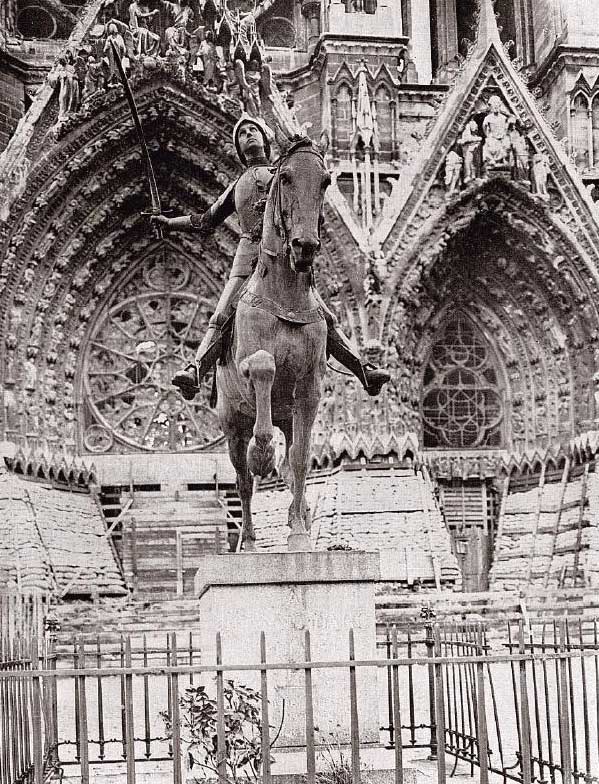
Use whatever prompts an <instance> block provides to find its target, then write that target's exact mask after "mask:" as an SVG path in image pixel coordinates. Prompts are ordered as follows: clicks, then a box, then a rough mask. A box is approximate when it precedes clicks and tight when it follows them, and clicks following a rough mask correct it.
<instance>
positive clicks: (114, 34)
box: [103, 22, 127, 87]
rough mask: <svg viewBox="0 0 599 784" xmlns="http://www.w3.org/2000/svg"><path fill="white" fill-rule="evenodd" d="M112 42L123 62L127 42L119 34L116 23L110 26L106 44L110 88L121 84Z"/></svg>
mask: <svg viewBox="0 0 599 784" xmlns="http://www.w3.org/2000/svg"><path fill="white" fill-rule="evenodd" d="M111 42H112V43H114V45H115V47H116V50H117V54H118V55H119V57H120V58H121V60H123V58H125V57H126V55H127V47H126V46H125V40H124V38H123V36H122V35H121V34H120V33H119V31H118V28H117V26H116V24H115V23H114V22H111V23H110V24H109V25H108V36H107V38H106V41H105V43H104V49H103V52H104V60H105V62H106V63H107V65H108V86H109V87H111V86H114V85H116V84H120V77H119V72H118V69H117V65H116V60H115V58H114V52H113V50H112V46H111Z"/></svg>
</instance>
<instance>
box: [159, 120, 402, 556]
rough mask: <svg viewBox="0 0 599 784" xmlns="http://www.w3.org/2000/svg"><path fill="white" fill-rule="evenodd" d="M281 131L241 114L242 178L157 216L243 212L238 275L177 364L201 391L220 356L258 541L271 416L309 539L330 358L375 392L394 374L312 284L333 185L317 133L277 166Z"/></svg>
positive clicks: (189, 394)
mask: <svg viewBox="0 0 599 784" xmlns="http://www.w3.org/2000/svg"><path fill="white" fill-rule="evenodd" d="M272 138H273V134H272V132H271V131H270V129H269V128H268V126H267V125H266V124H265V123H264V122H263V121H262V120H261V119H259V118H256V117H250V116H249V115H244V116H242V118H241V119H240V120H239V122H238V123H237V125H236V126H235V129H234V132H233V140H234V144H235V147H236V149H237V153H238V155H239V159H240V161H241V163H242V164H243V165H244V166H245V167H246V168H245V171H244V173H243V174H242V175H241V177H239V179H238V180H237V181H236V182H235V183H233V184H232V185H230V186H229V187H228V188H227V189H226V190H225V192H224V193H223V194H222V196H221V197H220V198H219V199H218V200H217V201H216V203H215V204H214V205H213V206H212V207H210V209H208V210H207V211H206V212H205V213H203V214H202V215H188V216H182V217H176V218H167V217H166V216H164V215H161V214H160V215H152V217H151V220H152V222H153V223H154V224H155V225H157V227H160V228H164V229H165V230H169V231H172V230H185V231H197V232H199V233H200V234H202V235H206V234H208V233H209V232H211V231H213V230H214V229H215V228H216V227H217V226H218V225H219V224H220V223H222V221H224V220H225V219H226V218H227V217H228V216H230V215H231V214H233V213H234V212H235V213H237V216H238V219H239V223H240V226H241V230H242V236H241V240H240V242H239V246H238V248H237V252H236V254H235V259H234V261H233V267H232V270H231V273H230V276H229V279H228V281H227V283H226V285H225V288H224V291H223V293H222V295H221V297H220V299H219V302H218V304H217V306H216V310H215V312H214V315H213V316H212V318H211V319H210V322H209V325H208V330H207V333H206V335H205V337H204V339H203V341H202V342H201V344H200V346H199V348H198V351H197V356H196V361H195V363H194V364H193V365H191V366H188V367H186V368H185V369H183V370H181V371H179V372H178V373H177V374H176V375H175V376H174V378H173V384H174V385H175V386H177V387H178V388H179V389H180V391H181V394H182V395H183V396H184V397H185V398H186V399H192V398H193V397H194V396H195V395H196V394H197V393H198V391H199V384H200V381H201V379H202V378H203V376H204V375H205V374H206V373H207V371H208V370H209V369H210V368H211V367H212V366H213V365H214V364H215V363H216V362H217V360H219V359H220V362H219V364H218V366H217V374H216V383H217V392H218V407H217V411H218V415H219V419H220V423H221V426H222V429H223V432H224V434H225V436H226V437H227V441H228V446H229V453H230V457H231V461H232V463H233V466H234V468H235V470H236V472H237V479H238V489H239V495H240V498H241V503H242V523H243V540H244V543H245V548H246V549H252V547H253V543H254V541H255V533H254V529H253V525H252V519H251V497H252V489H253V476H260V477H266V476H268V475H269V474H270V473H271V472H272V470H273V469H274V467H275V449H274V442H273V425H274V426H277V427H278V428H279V429H280V430H281V431H282V432H283V434H284V436H285V441H286V456H285V462H284V467H283V471H284V474H285V475H286V476H288V477H289V483H290V487H291V489H292V492H293V502H292V504H291V506H290V509H289V525H290V527H291V535H292V536H293V535H294V534H295V535H299V537H298V538H297V539H296V540H295V542H296V544H298V546H299V542H300V538H301V537H302V536H303V537H304V539H303V540H302V541H303V542H304V544H305V541H306V539H305V537H306V528H307V527H309V519H308V515H309V512H308V510H307V506H306V501H305V495H304V490H305V481H306V474H307V471H308V464H309V453H310V437H311V431H312V425H313V423H314V419H315V417H316V412H317V408H318V403H319V400H320V396H321V392H322V383H323V378H324V374H325V370H326V360H327V357H328V356H329V355H332V356H333V357H334V358H335V359H337V360H338V361H339V362H340V363H341V364H342V365H344V366H345V367H346V368H347V369H348V370H350V371H351V372H352V373H353V374H354V375H355V376H356V377H357V378H358V380H359V381H360V383H361V384H362V385H363V387H364V389H365V390H366V392H367V393H368V394H370V395H377V394H378V393H379V392H380V391H381V388H382V387H383V385H384V384H385V383H386V382H387V381H388V380H389V374H388V373H386V372H385V371H384V370H381V369H379V368H376V367H374V366H373V365H371V364H369V363H364V362H363V361H362V359H361V357H360V355H359V353H358V352H357V351H356V349H355V348H354V347H353V345H352V344H351V342H350V341H349V339H348V338H347V337H346V336H345V335H344V334H343V332H342V330H341V329H340V327H339V324H338V321H337V319H336V318H335V316H334V315H333V313H332V312H331V311H330V310H329V309H328V308H327V306H326V305H325V304H324V302H323V300H322V298H321V297H320V295H319V294H318V292H317V291H316V289H315V287H314V283H313V281H314V274H313V264H314V260H315V258H316V255H317V253H318V251H319V249H320V244H321V243H320V228H321V225H322V221H323V203H324V196H325V191H326V188H327V186H328V184H329V183H330V176H329V173H328V171H327V169H326V166H325V163H324V158H323V154H322V152H321V150H320V149H319V147H318V146H316V145H315V144H314V143H313V142H312V141H311V140H310V139H309V138H308V137H306V136H303V135H295V136H293V137H291V138H289V139H287V144H286V145H284V146H282V149H283V152H282V154H281V156H280V157H279V158H278V159H277V161H276V162H275V163H274V164H271V162H270V148H271V141H272ZM290 546H291V538H290Z"/></svg>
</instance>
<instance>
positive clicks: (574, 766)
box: [565, 618, 578, 778]
mask: <svg viewBox="0 0 599 784" xmlns="http://www.w3.org/2000/svg"><path fill="white" fill-rule="evenodd" d="M565 625H566V650H567V652H568V653H571V652H572V645H571V644H570V624H569V623H568V619H567V618H566V621H565ZM567 664H568V668H567V670H568V693H569V695H570V726H571V727H572V772H573V774H574V776H575V778H576V774H577V773H578V741H577V733H576V707H575V705H574V678H573V676H572V657H571V656H568V659H567Z"/></svg>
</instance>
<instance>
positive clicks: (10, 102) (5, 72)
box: [0, 53, 25, 152]
mask: <svg viewBox="0 0 599 784" xmlns="http://www.w3.org/2000/svg"><path fill="white" fill-rule="evenodd" d="M24 113H25V88H24V86H23V83H22V82H21V81H20V79H19V78H18V76H16V74H15V73H14V72H13V70H12V69H11V68H10V67H9V66H8V64H7V63H6V61H5V60H4V59H3V57H2V54H1V53H0V152H1V151H2V150H4V149H5V147H6V145H7V144H8V141H9V139H10V137H11V136H12V135H13V133H14V132H15V129H16V127H17V124H18V122H19V120H20V119H21V117H22V116H23V114H24Z"/></svg>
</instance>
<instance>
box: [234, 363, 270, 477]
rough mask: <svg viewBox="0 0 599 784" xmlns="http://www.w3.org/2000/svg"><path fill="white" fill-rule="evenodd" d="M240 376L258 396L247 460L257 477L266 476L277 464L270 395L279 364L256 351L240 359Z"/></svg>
mask: <svg viewBox="0 0 599 784" xmlns="http://www.w3.org/2000/svg"><path fill="white" fill-rule="evenodd" d="M239 370H240V371H241V375H242V376H243V377H244V378H246V379H248V380H249V381H250V383H251V386H252V387H253V390H254V394H255V396H256V421H255V423H254V434H253V436H252V438H251V439H250V443H249V445H248V451H247V463H248V467H249V469H250V471H251V472H252V474H254V475H255V476H260V477H262V478H264V477H267V476H268V475H269V474H270V473H271V472H272V471H273V469H274V467H275V446H274V442H273V433H274V431H273V425H272V408H271V402H270V395H271V391H272V385H273V382H274V380H275V372H276V365H275V360H274V357H273V356H272V354H269V353H268V351H263V350H262V349H261V350H260V351H256V353H255V354H252V355H251V356H250V357H247V358H246V359H244V360H243V362H241V364H240V366H239Z"/></svg>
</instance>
